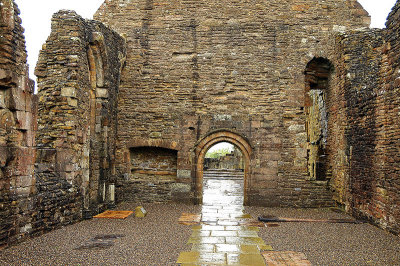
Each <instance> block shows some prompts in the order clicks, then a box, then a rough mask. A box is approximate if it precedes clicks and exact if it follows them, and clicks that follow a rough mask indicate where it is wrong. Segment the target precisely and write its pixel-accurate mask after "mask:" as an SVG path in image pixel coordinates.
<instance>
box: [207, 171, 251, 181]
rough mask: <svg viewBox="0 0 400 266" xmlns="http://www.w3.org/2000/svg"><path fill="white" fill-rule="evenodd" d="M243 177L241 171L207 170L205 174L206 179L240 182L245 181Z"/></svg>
mask: <svg viewBox="0 0 400 266" xmlns="http://www.w3.org/2000/svg"><path fill="white" fill-rule="evenodd" d="M243 177H244V173H243V171H241V170H229V169H228V170H227V169H212V170H206V171H204V173H203V178H204V179H230V180H240V179H243Z"/></svg>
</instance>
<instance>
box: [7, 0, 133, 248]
mask: <svg viewBox="0 0 400 266" xmlns="http://www.w3.org/2000/svg"><path fill="white" fill-rule="evenodd" d="M0 4H1V5H0V14H1V17H0V44H1V46H0V122H1V123H0V206H1V210H0V225H1V231H0V247H3V246H6V245H8V244H12V243H15V242H18V241H21V240H23V239H25V238H26V237H28V236H30V235H33V236H34V235H39V234H42V233H43V232H46V231H49V230H52V229H54V228H58V227H60V226H63V225H67V224H70V223H73V222H76V221H79V220H81V219H82V218H85V217H91V216H92V215H93V214H97V213H98V212H99V211H101V210H103V209H105V208H107V207H110V206H113V204H114V202H115V201H114V187H115V170H114V169H115V167H114V165H115V163H114V160H115V146H116V144H115V143H116V132H117V128H116V126H117V124H116V114H117V106H116V104H117V101H116V98H117V97H118V84H119V78H120V77H119V73H120V71H121V68H122V66H123V63H124V58H125V41H124V40H123V38H122V37H120V36H119V35H118V34H116V33H114V32H113V31H111V30H110V29H108V28H107V27H105V26H104V25H102V24H101V23H99V22H95V21H85V20H84V19H82V18H81V17H80V16H78V15H77V14H76V13H75V12H70V11H61V12H59V13H56V14H55V15H54V17H53V20H52V34H51V35H50V36H49V38H48V40H47V41H46V44H45V45H44V46H43V50H42V51H41V54H40V58H39V62H38V65H37V67H36V70H35V74H36V75H37V76H38V90H39V92H38V95H34V83H33V81H31V80H30V79H29V78H28V66H27V65H26V51H25V40H24V36H23V31H24V30H23V28H22V27H21V19H20V18H19V16H18V15H19V10H18V7H17V5H16V4H15V3H14V2H13V1H10V0H1V1H0ZM37 113H39V115H38V117H37ZM35 134H36V139H35Z"/></svg>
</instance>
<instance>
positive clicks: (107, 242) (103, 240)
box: [75, 234, 125, 250]
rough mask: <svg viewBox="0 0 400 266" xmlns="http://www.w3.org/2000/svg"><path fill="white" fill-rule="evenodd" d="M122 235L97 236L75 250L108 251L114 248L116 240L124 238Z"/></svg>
mask: <svg viewBox="0 0 400 266" xmlns="http://www.w3.org/2000/svg"><path fill="white" fill-rule="evenodd" d="M124 236H125V235H121V234H111V235H97V236H95V237H93V238H92V239H90V240H88V241H86V242H85V243H83V244H82V245H81V246H79V247H77V248H75V250H101V249H108V248H110V247H112V246H114V240H116V239H118V238H121V237H124Z"/></svg>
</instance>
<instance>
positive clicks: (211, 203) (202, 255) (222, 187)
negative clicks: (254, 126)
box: [177, 176, 271, 266]
mask: <svg viewBox="0 0 400 266" xmlns="http://www.w3.org/2000/svg"><path fill="white" fill-rule="evenodd" d="M203 187H204V190H203V205H202V209H201V214H202V219H201V225H197V226H193V228H192V230H193V233H192V236H191V237H190V238H189V241H188V243H189V244H193V245H192V250H191V251H189V252H181V254H180V256H179V258H178V261H177V263H180V264H181V265H253V266H258V265H265V263H264V259H263V257H262V256H261V254H260V250H270V249H271V247H270V246H268V245H266V244H265V243H264V241H263V240H262V239H261V238H260V237H259V236H258V233H257V232H258V230H259V228H257V227H251V226H243V225H241V224H243V221H244V220H245V219H248V218H251V216H250V215H248V214H245V213H244V207H243V178H241V179H231V180H223V179H220V178H218V176H208V177H207V176H206V177H205V178H204V184H203Z"/></svg>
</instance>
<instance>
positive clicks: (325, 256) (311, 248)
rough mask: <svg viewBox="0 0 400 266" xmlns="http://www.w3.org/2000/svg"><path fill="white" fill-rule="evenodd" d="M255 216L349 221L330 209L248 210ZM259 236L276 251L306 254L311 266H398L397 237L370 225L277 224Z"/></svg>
mask: <svg viewBox="0 0 400 266" xmlns="http://www.w3.org/2000/svg"><path fill="white" fill-rule="evenodd" d="M248 210H249V212H250V213H251V214H252V215H253V216H254V217H256V216H258V215H273V216H280V217H291V218H310V219H328V218H336V219H351V217H350V216H348V215H345V214H342V213H335V212H333V211H331V210H329V209H286V208H254V207H250V208H248ZM279 225H280V226H279V227H266V228H265V229H263V230H260V232H259V236H260V237H262V238H263V239H264V241H265V242H266V243H267V244H270V245H272V247H273V248H274V249H275V250H280V251H298V252H303V253H305V254H306V256H307V258H308V260H310V261H311V263H312V265H400V237H398V236H394V235H393V234H390V233H387V232H385V231H383V230H381V229H379V228H377V227H375V226H373V225H371V224H330V223H280V224H279Z"/></svg>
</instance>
